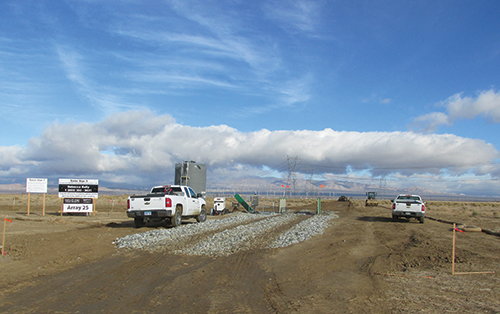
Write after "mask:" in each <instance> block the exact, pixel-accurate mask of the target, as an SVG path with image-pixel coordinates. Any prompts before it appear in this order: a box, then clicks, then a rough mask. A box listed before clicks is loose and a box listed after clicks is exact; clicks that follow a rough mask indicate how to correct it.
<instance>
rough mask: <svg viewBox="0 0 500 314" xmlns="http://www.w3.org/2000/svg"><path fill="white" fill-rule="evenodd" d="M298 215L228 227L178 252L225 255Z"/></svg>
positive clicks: (251, 243) (249, 244) (273, 217)
mask: <svg viewBox="0 0 500 314" xmlns="http://www.w3.org/2000/svg"><path fill="white" fill-rule="evenodd" d="M298 218H299V217H298V216H297V215H292V214H288V215H279V216H272V217H269V218H266V219H264V220H261V221H258V222H255V223H251V224H248V225H240V226H237V227H235V228H232V229H227V230H224V231H222V232H219V233H216V234H214V235H213V236H211V237H208V238H207V239H204V240H202V241H200V242H198V243H196V244H195V245H192V246H189V247H185V248H183V249H182V250H178V251H176V252H175V253H177V254H186V255H208V256H223V255H230V254H233V253H236V252H237V251H240V250H245V249H249V248H251V247H252V246H254V245H256V242H257V241H255V240H256V238H258V237H261V236H263V235H265V234H266V233H268V232H271V231H272V230H273V229H275V228H278V227H279V226H281V225H284V224H287V223H288V222H291V221H293V220H296V219H298Z"/></svg>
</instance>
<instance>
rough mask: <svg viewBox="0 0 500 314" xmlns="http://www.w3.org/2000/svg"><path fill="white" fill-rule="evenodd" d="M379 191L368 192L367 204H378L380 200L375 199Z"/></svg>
mask: <svg viewBox="0 0 500 314" xmlns="http://www.w3.org/2000/svg"><path fill="white" fill-rule="evenodd" d="M376 196H377V192H366V201H365V206H378V201H377V200H376V199H375V197H376Z"/></svg>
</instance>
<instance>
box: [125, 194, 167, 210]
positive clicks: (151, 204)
mask: <svg viewBox="0 0 500 314" xmlns="http://www.w3.org/2000/svg"><path fill="white" fill-rule="evenodd" d="M164 202H165V198H164V197H154V196H152V197H150V196H146V197H134V198H130V209H129V211H131V210H144V211H147V210H153V209H165V204H164Z"/></svg>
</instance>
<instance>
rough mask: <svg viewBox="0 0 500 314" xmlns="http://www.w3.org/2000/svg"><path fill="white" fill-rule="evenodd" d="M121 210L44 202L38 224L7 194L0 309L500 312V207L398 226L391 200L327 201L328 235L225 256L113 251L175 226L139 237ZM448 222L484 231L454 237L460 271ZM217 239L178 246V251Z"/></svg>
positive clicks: (455, 209) (453, 209)
mask: <svg viewBox="0 0 500 314" xmlns="http://www.w3.org/2000/svg"><path fill="white" fill-rule="evenodd" d="M265 202H266V201H265V200H263V203H265ZM267 202H268V204H271V203H273V202H276V200H268V201H267ZM125 203H126V196H100V198H99V200H98V201H97V213H96V214H95V215H93V216H76V215H74V216H70V215H64V216H61V215H60V214H58V213H57V211H59V209H60V200H59V199H58V198H57V196H55V195H47V197H46V209H45V211H46V212H45V215H43V216H42V196H41V195H31V200H30V214H29V216H28V215H27V196H26V195H0V215H2V217H4V216H5V215H6V216H7V218H8V219H10V220H12V223H10V222H6V223H5V224H6V232H5V248H4V249H5V255H4V256H2V257H0V312H1V313H96V312H98V313H417V312H418V313H420V312H425V313H457V312H458V313H500V297H499V296H500V278H499V276H498V271H499V268H500V266H499V265H500V237H499V236H498V232H500V204H499V203H465V202H436V201H433V202H428V204H427V216H428V217H427V218H426V221H425V223H424V224H421V223H419V222H418V221H416V220H410V221H406V220H401V221H398V222H394V221H392V219H391V210H390V203H389V202H388V201H385V202H381V204H380V205H379V206H377V207H365V206H364V201H362V200H357V201H353V202H338V201H335V200H322V202H321V205H322V211H323V212H334V213H335V214H336V215H338V218H335V219H333V220H331V224H330V225H329V226H328V227H327V228H326V229H325V230H324V232H323V233H322V234H318V235H316V236H314V237H312V238H310V239H309V240H307V241H303V242H300V243H297V244H294V245H290V246H288V247H284V248H254V249H250V250H242V251H237V252H235V253H234V254H231V255H228V256H219V257H211V256H186V255H178V254H175V253H174V252H173V251H172V250H169V249H168V248H166V249H165V250H162V251H143V250H133V249H118V248H117V247H116V246H115V244H114V241H115V240H116V239H117V238H121V237H124V236H127V235H130V234H134V233H142V232H146V231H151V230H158V229H168V228H170V227H169V226H167V225H166V224H164V223H161V224H151V225H148V226H146V227H145V228H141V229H136V228H134V224H133V220H132V219H129V218H127V217H126V214H125V211H126V208H125ZM209 206H210V202H209ZM269 206H270V205H269ZM287 208H288V211H289V212H301V213H307V212H310V213H314V212H315V208H316V200H314V199H311V200H288V201H287ZM231 215H236V214H229V215H225V216H217V217H209V218H208V220H207V222H206V223H210V221H211V220H213V219H226V218H227V217H231ZM263 216H265V215H263ZM310 217H314V216H313V215H303V217H301V220H305V219H310ZM450 222H457V223H461V224H464V225H466V226H469V227H473V226H475V227H481V228H483V229H485V230H486V231H487V232H489V233H486V232H477V231H475V232H456V233H455V236H456V238H455V239H456V258H455V262H456V264H455V272H456V273H458V274H452V251H453V235H454V233H453V230H452V225H451V224H450ZM191 223H194V220H192V221H191V220H188V221H185V222H184V223H183V226H181V227H180V228H183V227H184V226H187V225H189V224H191ZM252 223H254V222H253V221H252V222H248V224H252ZM214 232H218V231H214ZM211 236H213V233H205V234H199V235H196V236H192V237H183V238H179V239H178V246H179V245H183V246H189V245H193V243H194V242H196V241H201V240H203V239H206V238H209V237H211ZM264 238H265V237H264ZM256 241H264V240H259V239H257V240H256Z"/></svg>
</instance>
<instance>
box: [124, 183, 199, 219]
mask: <svg viewBox="0 0 500 314" xmlns="http://www.w3.org/2000/svg"><path fill="white" fill-rule="evenodd" d="M127 216H128V217H130V218H134V223H135V227H136V228H140V227H144V226H145V225H146V223H147V222H149V221H161V220H166V221H169V222H170V223H171V224H172V226H174V227H177V226H180V225H181V223H182V218H196V220H197V221H198V222H204V221H205V220H206V219H207V211H206V202H205V199H204V198H203V197H202V195H201V194H196V193H195V192H194V191H193V189H192V188H190V187H188V186H183V185H165V186H155V187H153V188H152V189H151V192H149V194H147V195H132V196H129V197H128V199H127Z"/></svg>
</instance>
